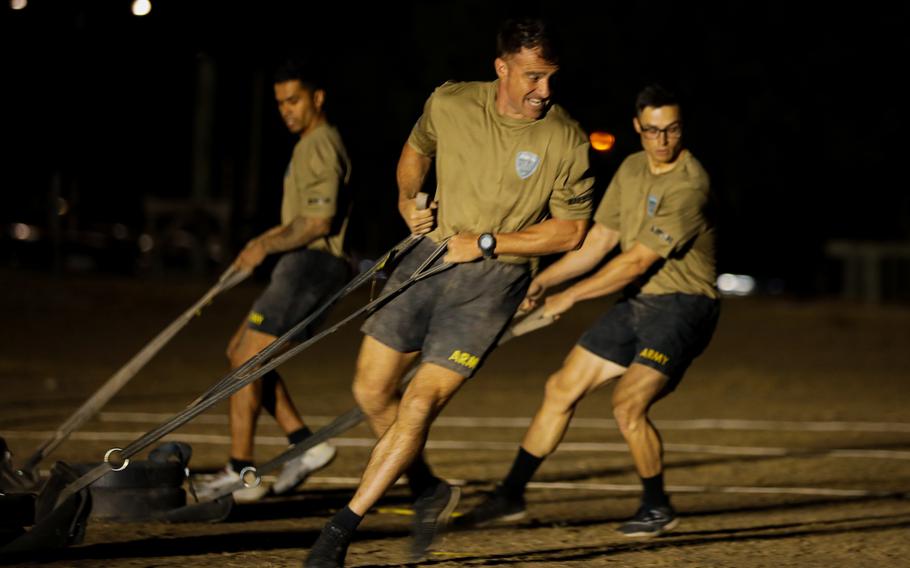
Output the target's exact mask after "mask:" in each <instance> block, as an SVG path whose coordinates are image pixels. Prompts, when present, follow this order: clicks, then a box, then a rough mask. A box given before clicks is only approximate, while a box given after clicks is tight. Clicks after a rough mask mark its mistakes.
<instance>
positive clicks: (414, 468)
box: [404, 454, 441, 498]
mask: <svg viewBox="0 0 910 568" xmlns="http://www.w3.org/2000/svg"><path fill="white" fill-rule="evenodd" d="M404 473H405V475H407V476H408V487H410V488H411V495H413V496H414V497H415V498H417V497H420V496H421V495H423V494H424V493H425V492H426V491H428V490H430V489H435V488H436V486H437V485H439V482H440V481H441V480H440V479H439V478H438V477H436V476H435V475H433V470H431V469H430V466H429V465H428V464H427V462H426V461H424V459H423V454H418V455H417V457H416V458H414V462H413V463H412V464H411V465H410V466H409V467H408V469H407V470H405V472H404Z"/></svg>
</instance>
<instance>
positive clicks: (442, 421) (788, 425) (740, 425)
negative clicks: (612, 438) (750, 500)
mask: <svg viewBox="0 0 910 568" xmlns="http://www.w3.org/2000/svg"><path fill="white" fill-rule="evenodd" d="M169 418H171V415H170V414H165V413H154V412H102V413H101V414H99V419H100V420H101V421H102V422H119V423H137V424H159V423H162V422H164V421H166V420H168V419H169ZM334 419H335V417H334V416H308V417H307V422H309V423H312V424H313V425H314V426H320V425H323V424H328V423H329V422H331V421H332V420H334ZM193 422H195V423H197V424H227V423H228V417H227V415H224V414H204V415H202V416H198V417H196V418H194V419H193ZM655 422H656V424H657V425H658V426H659V427H660V428H661V429H665V430H742V431H750V430H755V431H771V432H881V433H895V432H906V433H910V422H862V421H860V422H850V421H814V420H805V421H795V420H726V419H715V418H701V419H694V420H655ZM530 423H531V419H530V418H510V417H495V416H494V417H471V416H441V417H439V418H438V419H437V420H436V422H434V425H436V426H443V427H456V428H527V427H528V425H529V424H530ZM572 427H573V428H593V429H601V430H616V429H617V428H616V422H614V421H613V420H612V419H609V418H575V419H573V420H572Z"/></svg>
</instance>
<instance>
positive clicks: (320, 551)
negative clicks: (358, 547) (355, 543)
mask: <svg viewBox="0 0 910 568" xmlns="http://www.w3.org/2000/svg"><path fill="white" fill-rule="evenodd" d="M350 543H351V533H350V532H348V531H346V530H345V529H343V528H341V527H339V526H338V525H336V524H335V523H333V522H332V521H329V522H328V523H326V525H325V526H324V527H323V528H322V532H321V533H320V534H319V538H317V539H316V542H314V543H313V548H311V549H310V553H309V554H308V555H307V557H306V560H305V561H304V562H303V566H304V568H340V567H342V566H344V556H345V555H346V554H347V553H348V545H349V544H350Z"/></svg>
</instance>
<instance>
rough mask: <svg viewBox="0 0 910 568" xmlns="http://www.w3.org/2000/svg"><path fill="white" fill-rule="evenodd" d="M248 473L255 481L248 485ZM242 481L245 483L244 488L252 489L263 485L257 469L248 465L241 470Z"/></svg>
mask: <svg viewBox="0 0 910 568" xmlns="http://www.w3.org/2000/svg"><path fill="white" fill-rule="evenodd" d="M248 473H252V474H253V481H251V482H249V483H247V481H246V475H247V474H248ZM240 481H242V482H243V486H244V487H246V488H247V489H249V488H250V487H259V484H260V483H262V478H261V477H259V474H258V473H257V472H256V468H255V467H253V466H251V465H248V466H246V467H245V468H243V469H241V470H240Z"/></svg>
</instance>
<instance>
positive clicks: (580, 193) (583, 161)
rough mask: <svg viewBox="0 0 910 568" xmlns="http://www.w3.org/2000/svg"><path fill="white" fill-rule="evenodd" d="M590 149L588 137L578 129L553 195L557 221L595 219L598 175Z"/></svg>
mask: <svg viewBox="0 0 910 568" xmlns="http://www.w3.org/2000/svg"><path fill="white" fill-rule="evenodd" d="M589 150H590V144H589V143H588V140H587V137H586V136H584V133H583V132H581V131H580V129H576V132H574V133H573V135H572V137H571V143H570V149H569V150H568V151H567V152H566V154H565V158H564V159H563V161H562V163H561V164H560V167H559V170H558V172H557V175H556V180H555V183H554V186H553V193H552V194H551V195H550V204H549V205H550V213H551V214H552V215H553V217H554V218H556V219H566V220H579V219H590V218H591V210H592V209H593V205H592V199H593V198H594V189H593V188H594V174H593V172H592V171H591V164H590V157H589V155H588V154H589Z"/></svg>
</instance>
